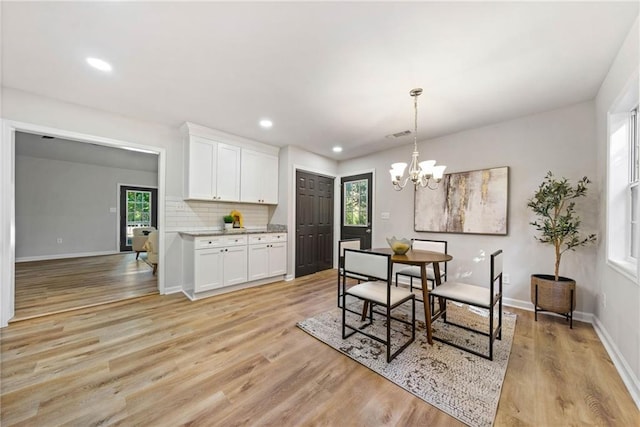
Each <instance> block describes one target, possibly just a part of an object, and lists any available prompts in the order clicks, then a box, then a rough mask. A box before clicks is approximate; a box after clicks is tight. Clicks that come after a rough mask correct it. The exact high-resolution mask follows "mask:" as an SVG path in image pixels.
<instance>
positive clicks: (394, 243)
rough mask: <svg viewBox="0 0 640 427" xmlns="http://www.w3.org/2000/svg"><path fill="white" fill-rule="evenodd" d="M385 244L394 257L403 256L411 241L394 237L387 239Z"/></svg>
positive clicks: (409, 247)
mask: <svg viewBox="0 0 640 427" xmlns="http://www.w3.org/2000/svg"><path fill="white" fill-rule="evenodd" d="M387 243H388V244H389V246H390V247H391V250H392V251H393V253H394V254H396V255H404V254H406V253H407V251H408V250H409V249H411V240H407V239H396V236H391V237H387Z"/></svg>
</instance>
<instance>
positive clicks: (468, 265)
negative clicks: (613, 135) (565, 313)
mask: <svg viewBox="0 0 640 427" xmlns="http://www.w3.org/2000/svg"><path fill="white" fill-rule="evenodd" d="M407 142H409V141H407ZM411 151H412V147H411V145H404V146H401V147H398V148H394V149H391V150H388V151H385V152H382V153H377V154H374V155H371V156H366V157H363V158H359V159H355V160H351V161H346V162H342V163H341V164H340V167H339V172H340V174H341V175H347V174H349V173H351V172H352V171H359V170H364V169H368V168H375V170H376V178H375V179H376V183H375V188H376V191H375V195H374V198H375V201H376V204H375V206H374V207H375V212H374V214H373V216H374V218H373V246H374V247H376V246H378V247H384V246H386V245H387V244H386V241H385V237H387V236H391V235H395V236H397V237H407V238H411V237H420V238H437V239H444V240H447V241H448V242H449V253H450V254H451V255H452V256H453V261H451V262H450V263H449V266H448V274H449V278H450V279H456V278H459V279H464V280H466V281H468V282H471V283H477V284H487V283H488V280H489V272H488V268H487V265H486V264H487V263H480V262H478V261H479V260H481V259H482V258H486V257H488V256H489V255H490V253H491V252H493V251H494V250H496V249H503V250H504V271H505V273H506V274H509V276H510V282H511V283H510V284H509V285H505V290H504V293H505V298H506V299H507V301H509V302H510V303H512V304H516V305H520V306H523V307H528V308H530V307H532V305H530V302H529V301H530V298H529V295H530V275H531V274H535V273H543V274H549V273H553V267H554V253H553V248H552V247H551V246H547V245H543V244H541V243H539V242H537V241H536V240H535V239H534V238H533V234H534V229H533V227H532V226H530V225H529V222H530V221H531V220H533V219H534V218H533V216H532V214H531V213H530V211H529V208H527V200H528V199H529V198H530V197H531V196H532V195H533V192H534V191H535V189H536V188H537V187H538V185H539V184H540V182H541V181H542V179H543V177H544V176H545V174H546V173H547V171H549V170H551V171H552V172H554V173H555V174H556V175H559V176H565V177H567V178H569V179H571V180H575V179H579V178H581V177H582V176H584V175H587V176H590V177H591V178H595V175H596V172H595V170H596V165H595V126H594V104H593V102H585V103H581V104H577V105H573V106H569V107H567V108H563V109H559V110H554V111H548V112H545V113H541V114H536V115H532V116H527V117H522V118H519V119H516V120H511V121H507V122H502V123H498V124H495V125H492V126H486V127H482V128H478V129H473V130H469V131H466V132H460V133H457V134H454V135H449V136H444V137H441V138H437V139H434V140H431V141H428V142H423V143H421V144H419V151H420V158H421V159H422V160H426V159H427V158H429V159H436V160H437V161H438V163H439V164H445V165H447V166H448V169H447V172H448V173H450V172H462V171H469V170H477V169H485V168H491V167H499V166H508V167H509V206H508V209H509V214H508V235H507V236H488V235H469V234H453V233H424V232H421V233H418V232H415V231H413V224H414V210H413V207H414V201H413V196H414V194H413V193H414V192H413V189H412V188H410V187H406V188H405V189H404V190H403V191H400V192H396V191H394V190H393V188H392V186H391V182H390V178H389V173H388V170H389V169H390V164H391V163H392V162H398V161H405V162H409V161H410V159H411ZM591 190H592V191H590V192H589V194H588V199H587V200H586V203H581V204H580V206H578V212H579V213H580V214H581V216H582V218H583V224H584V231H585V233H587V232H595V231H596V227H597V218H596V215H597V206H598V203H599V197H598V192H597V191H593V190H597V189H595V188H591ZM381 212H389V213H390V218H389V220H382V219H380V213H381ZM595 254H596V248H595V247H590V248H581V249H579V250H578V251H576V252H570V253H566V254H565V255H564V257H563V260H562V265H561V274H562V275H564V276H569V277H571V278H573V279H575V280H576V281H577V283H578V287H579V288H578V289H579V290H578V295H577V310H578V311H581V312H584V313H593V309H594V305H595V295H596V293H597V284H596V282H595V280H594V278H595V267H594V265H595ZM589 320H590V319H589Z"/></svg>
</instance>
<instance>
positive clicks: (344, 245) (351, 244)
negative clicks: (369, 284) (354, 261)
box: [338, 237, 368, 307]
mask: <svg viewBox="0 0 640 427" xmlns="http://www.w3.org/2000/svg"><path fill="white" fill-rule="evenodd" d="M360 247H361V241H360V238H359V237H357V238H355V239H342V240H339V241H338V307H341V297H342V294H343V292H344V287H345V286H346V285H347V283H346V281H343V280H342V271H343V269H344V250H345V249H356V250H359V249H360ZM347 277H349V278H351V279H355V280H357V281H358V283H360V282H362V281H366V280H367V279H368V278H367V277H364V276H361V275H358V274H349V275H348V276H347Z"/></svg>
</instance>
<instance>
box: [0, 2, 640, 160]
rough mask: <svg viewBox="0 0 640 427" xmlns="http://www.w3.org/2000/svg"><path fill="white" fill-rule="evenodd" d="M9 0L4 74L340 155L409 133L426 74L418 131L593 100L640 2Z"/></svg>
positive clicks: (147, 115) (47, 88)
mask: <svg viewBox="0 0 640 427" xmlns="http://www.w3.org/2000/svg"><path fill="white" fill-rule="evenodd" d="M0 7H1V8H2V10H1V19H2V85H3V86H5V87H10V88H15V89H19V90H24V91H28V92H32V93H36V94H39V95H43V96H47V97H52V98H57V99H61V100H64V101H67V102H71V103H75V104H80V105H85V106H88V107H93V108H97V109H101V110H105V111H109V112H113V113H117V114H121V115H125V116H129V117H133V118H137V119H141V120H148V121H153V122H159V123H164V124H165V125H168V126H172V127H178V126H179V125H181V124H182V123H183V122H185V121H190V122H194V123H197V124H200V125H204V126H207V127H210V128H214V129H217V130H221V131H224V132H227V133H232V134H236V135H239V136H242V137H246V138H250V139H254V140H257V141H261V142H265V143H268V144H272V145H276V146H286V145H295V146H299V147H302V148H305V149H307V150H309V151H311V152H315V153H317V154H321V155H324V156H327V157H330V158H334V159H337V160H341V159H348V158H352V157H357V156H361V155H365V154H368V153H371V152H376V151H380V150H384V149H388V148H391V147H393V146H395V145H404V144H408V143H411V142H412V138H411V136H405V137H402V138H397V139H394V138H386V137H385V136H386V135H389V134H392V133H396V132H401V131H405V130H408V129H412V127H413V111H412V110H413V103H412V99H411V97H410V96H409V91H410V90H411V89H412V88H414V87H422V88H424V93H423V95H422V96H421V97H420V99H419V124H418V139H419V140H425V139H429V138H433V137H437V136H441V135H446V134H450V133H454V132H458V131H461V130H465V129H471V128H475V127H479V126H483V125H487V124H491V123H496V122H499V121H503V120H508V119H511V118H515V117H519V116H523V115H526V114H532V113H536V112H541V111H546V110H550V109H555V108H559V107H563V106H566V105H570V104H573V103H577V102H582V101H586V100H589V99H592V98H593V97H594V96H595V95H596V93H597V91H598V88H599V87H600V84H601V83H602V81H603V79H604V77H605V75H606V73H607V71H608V69H609V67H610V65H611V63H612V61H613V59H614V57H615V55H616V53H617V52H618V49H619V48H620V46H621V44H622V42H623V41H624V38H625V37H626V35H627V33H628V31H629V29H630V27H631V26H632V24H633V22H634V20H635V19H636V17H637V16H638V2H637V1H630V2H610V1H607V2H584V3H582V2H566V3H560V2H469V3H463V2H447V3H440V2H408V3H394V2H369V3H368V2H348V3H347V2H284V3H274V2H256V3H249V2H180V1H176V2H113V1H107V2H53V1H47V2H2V3H1V4H0ZM88 56H94V57H99V58H102V59H104V60H106V61H108V62H110V63H111V64H112V66H113V71H112V72H110V73H102V72H99V71H97V70H95V69H92V68H90V67H89V66H88V65H87V64H86V62H85V58H86V57H88ZM262 118H269V119H271V120H272V121H273V123H274V125H273V127H272V128H271V129H263V128H261V127H260V126H259V125H258V121H259V120H260V119H262ZM334 145H340V146H342V147H344V151H343V152H342V153H340V154H335V153H333V152H332V151H331V148H332V147H333V146H334Z"/></svg>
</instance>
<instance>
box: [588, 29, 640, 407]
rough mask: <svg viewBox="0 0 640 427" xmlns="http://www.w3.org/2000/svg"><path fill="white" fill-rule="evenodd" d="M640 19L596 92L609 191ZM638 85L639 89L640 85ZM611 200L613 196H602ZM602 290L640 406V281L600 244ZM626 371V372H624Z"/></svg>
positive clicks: (634, 71) (637, 58) (615, 346)
mask: <svg viewBox="0 0 640 427" xmlns="http://www.w3.org/2000/svg"><path fill="white" fill-rule="evenodd" d="M639 34H640V29H639V25H638V20H637V19H636V22H635V24H634V26H633V27H632V29H631V31H630V32H629V36H628V37H627V39H626V41H625V42H624V44H623V45H622V47H621V49H620V51H619V53H618V55H617V57H616V59H615V61H614V63H613V64H612V66H611V68H610V69H609V73H608V74H607V77H606V79H605V80H604V82H603V84H602V86H601V87H600V90H599V92H598V96H597V97H596V101H595V104H596V126H597V129H596V131H597V133H596V135H597V138H596V141H597V159H598V161H597V184H598V187H599V188H600V189H601V191H602V193H603V194H606V191H607V158H608V155H607V139H608V136H607V113H608V111H609V110H610V109H611V108H612V106H613V105H614V104H615V103H616V101H617V99H618V98H619V97H620V96H621V95H623V94H624V93H625V91H626V90H627V89H628V88H629V87H630V86H632V85H633V84H634V82H633V80H635V87H636V88H637V87H638V80H639V77H640V75H639V69H638V63H639V62H640V55H639V54H638V52H639V49H640V46H639V43H638V37H639ZM636 90H637V89H636ZM602 199H603V200H607V197H604V196H603V198H602ZM606 220H607V218H606V205H605V203H601V204H600V221H599V226H600V229H601V230H605V228H606V222H607V221H606ZM596 269H597V283H598V287H597V289H596V292H598V293H600V294H601V295H606V307H605V305H604V304H603V298H600V300H599V303H598V304H597V305H595V307H594V313H595V324H596V328H597V329H596V330H598V331H599V333H600V335H601V338H603V341H605V345H608V346H609V347H608V348H609V349H610V354H611V352H612V351H613V353H614V357H612V358H613V359H614V362H615V363H616V366H617V367H618V370H621V371H622V372H623V379H625V382H626V383H627V387H628V388H629V389H630V390H631V392H632V395H634V398H635V401H636V404H637V405H638V406H640V381H639V378H640V283H639V282H638V280H636V281H633V280H631V279H629V278H627V277H626V276H625V275H623V274H621V273H620V272H618V270H616V269H614V268H612V267H611V266H610V265H609V264H607V254H606V247H605V245H604V244H602V245H600V247H599V248H598V256H597V264H596ZM625 372H626V375H625V374H624V373H625Z"/></svg>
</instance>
